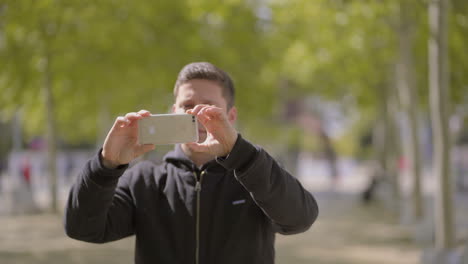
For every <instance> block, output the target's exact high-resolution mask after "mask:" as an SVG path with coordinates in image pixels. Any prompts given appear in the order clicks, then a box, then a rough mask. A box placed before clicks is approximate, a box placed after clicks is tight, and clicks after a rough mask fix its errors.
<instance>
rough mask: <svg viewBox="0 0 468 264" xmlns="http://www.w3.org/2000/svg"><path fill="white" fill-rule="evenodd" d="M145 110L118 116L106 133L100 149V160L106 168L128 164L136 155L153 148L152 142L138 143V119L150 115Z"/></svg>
mask: <svg viewBox="0 0 468 264" xmlns="http://www.w3.org/2000/svg"><path fill="white" fill-rule="evenodd" d="M150 115H151V113H150V112H149V111H146V110H140V111H139V112H138V113H135V112H132V113H128V114H126V115H125V116H119V117H117V119H116V120H115V122H114V125H113V126H112V128H111V130H110V131H109V133H108V134H107V137H106V140H105V141H104V146H103V149H102V162H103V165H104V166H105V167H107V168H117V167H118V166H119V165H122V164H128V163H130V161H132V160H133V159H135V158H136V157H138V156H141V155H143V154H145V153H146V152H148V151H151V150H153V149H154V148H155V146H154V145H153V144H145V145H140V144H138V120H139V119H142V118H144V117H147V116H150Z"/></svg>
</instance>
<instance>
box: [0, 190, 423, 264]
mask: <svg viewBox="0 0 468 264" xmlns="http://www.w3.org/2000/svg"><path fill="white" fill-rule="evenodd" d="M316 195H317V198H318V201H319V204H320V208H321V211H320V216H319V220H318V221H317V222H316V223H315V224H314V226H313V227H312V229H311V230H309V231H308V232H306V233H304V234H300V235H294V236H278V238H277V263H287V264H289V263H297V264H302V263H322V264H341V263H343V264H354V263H356V264H357V263H359V264H367V263H369V264H370V263H379V264H385V263H388V264H390V263H392V264H400V263H401V264H410V263H419V256H420V249H418V248H417V247H416V246H415V244H414V243H413V242H412V240H411V239H410V236H409V233H408V232H405V230H403V229H402V228H401V226H399V225H397V224H395V223H396V222H397V221H396V220H395V219H394V216H393V215H392V214H390V213H389V212H386V210H384V209H383V208H382V207H379V206H378V205H370V206H363V205H361V204H360V203H359V201H358V200H357V199H356V197H355V196H353V195H344V194H337V193H335V194H333V193H318V194H316ZM133 243H134V239H133V238H129V239H125V240H122V241H118V242H113V243H109V244H104V245H92V244H87V243H82V242H78V241H74V240H71V239H69V238H67V237H66V236H65V235H64V233H63V231H62V224H61V218H60V217H58V216H53V215H31V216H14V217H5V216H2V217H0V263H2V264H10V263H15V264H22V263H38V264H41V263H44V264H45V263H48V264H55V263H57V264H58V263H77V264H81V263H83V264H84V263H90V264H92V263H115V264H119V263H122V264H123V263H132V262H133Z"/></svg>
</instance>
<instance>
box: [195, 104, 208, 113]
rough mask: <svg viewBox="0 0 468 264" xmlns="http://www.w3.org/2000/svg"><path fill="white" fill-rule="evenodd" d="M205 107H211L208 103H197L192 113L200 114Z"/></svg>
mask: <svg viewBox="0 0 468 264" xmlns="http://www.w3.org/2000/svg"><path fill="white" fill-rule="evenodd" d="M205 107H209V105H206V104H199V105H196V106H195V107H194V108H193V109H192V111H191V114H192V115H198V112H200V110H202V109H203V108H205Z"/></svg>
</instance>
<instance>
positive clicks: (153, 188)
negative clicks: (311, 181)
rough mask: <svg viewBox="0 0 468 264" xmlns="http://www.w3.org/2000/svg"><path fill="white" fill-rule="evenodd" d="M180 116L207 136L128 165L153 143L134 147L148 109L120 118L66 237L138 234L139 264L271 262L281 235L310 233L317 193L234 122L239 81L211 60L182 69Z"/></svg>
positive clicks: (93, 166) (82, 180)
mask: <svg viewBox="0 0 468 264" xmlns="http://www.w3.org/2000/svg"><path fill="white" fill-rule="evenodd" d="M174 96H175V103H174V105H173V107H172V110H173V112H176V113H183V112H186V113H189V114H192V115H194V116H196V117H197V119H198V121H199V123H200V131H199V134H200V141H199V142H197V143H188V144H180V145H176V147H175V150H174V151H172V152H170V153H168V154H167V155H166V156H165V158H164V163H163V164H161V165H154V164H152V163H150V162H148V161H146V162H140V163H139V164H137V165H135V166H134V167H132V168H130V169H129V168H128V163H129V162H130V161H132V160H133V159H134V158H136V157H138V156H141V155H142V154H144V153H146V152H148V151H151V150H152V149H154V146H153V145H138V144H137V134H138V133H137V130H138V127H137V120H139V119H142V118H145V117H147V116H149V115H150V113H149V112H148V111H145V110H142V111H139V112H138V113H128V114H126V115H125V116H121V117H118V118H117V119H116V121H115V123H114V126H113V127H112V128H111V130H110V131H109V134H108V135H107V138H106V140H105V142H104V145H103V148H102V150H101V151H99V153H98V154H97V155H96V156H95V157H94V158H93V159H91V160H90V161H89V162H88V163H87V165H86V166H85V168H84V170H83V171H82V173H81V174H80V175H79V177H78V180H77V182H76V183H75V185H74V186H73V187H72V189H71V191H70V196H69V199H68V203H67V208H66V214H65V229H66V232H67V234H68V235H69V236H70V237H72V238H75V239H79V240H83V241H88V242H94V243H104V242H108V241H113V240H117V239H121V238H123V237H127V236H130V235H133V234H135V235H136V246H135V263H203V264H209V263H213V264H214V263H225V264H226V263H236V264H238V263H244V264H247V263H274V240H275V233H276V232H279V233H281V234H294V233H299V232H303V231H305V230H307V229H308V228H309V227H310V226H311V225H312V223H313V222H314V221H315V219H316V218H317V214H318V207H317V203H316V201H315V199H314V198H313V197H312V195H311V194H310V193H309V192H307V191H306V190H304V188H303V187H302V186H301V184H300V183H299V182H298V181H297V180H296V179H295V178H294V177H292V176H291V175H290V174H289V173H288V172H286V171H285V170H283V169H282V168H281V167H280V166H279V165H278V164H277V162H275V160H273V158H271V157H270V156H269V155H268V154H267V153H266V152H265V151H264V150H263V149H262V148H260V147H256V146H254V145H252V144H251V143H249V142H248V141H246V140H245V139H243V138H242V137H241V135H239V134H238V133H237V131H236V130H235V128H234V123H235V121H236V118H237V110H236V108H235V107H234V86H233V83H232V81H231V79H230V77H229V76H228V75H227V74H226V73H225V72H224V71H222V70H220V69H218V68H217V67H215V66H214V65H212V64H210V63H206V62H201V63H192V64H189V65H187V66H185V67H184V68H183V69H182V71H181V72H180V73H179V76H178V79H177V82H176V85H175V88H174Z"/></svg>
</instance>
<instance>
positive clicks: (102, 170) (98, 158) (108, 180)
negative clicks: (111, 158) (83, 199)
mask: <svg viewBox="0 0 468 264" xmlns="http://www.w3.org/2000/svg"><path fill="white" fill-rule="evenodd" d="M101 152H102V148H101V149H100V150H99V152H98V153H97V155H95V156H94V157H93V159H92V160H91V162H90V165H91V166H90V168H91V172H92V173H90V174H89V178H90V180H92V181H93V182H95V183H96V184H98V185H100V186H102V187H106V186H110V185H115V184H116V183H117V181H118V179H119V177H120V176H122V174H123V173H124V172H125V170H126V169H127V168H128V164H124V165H120V166H118V167H117V168H115V169H109V168H106V167H105V166H104V164H103V163H102V155H101Z"/></svg>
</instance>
